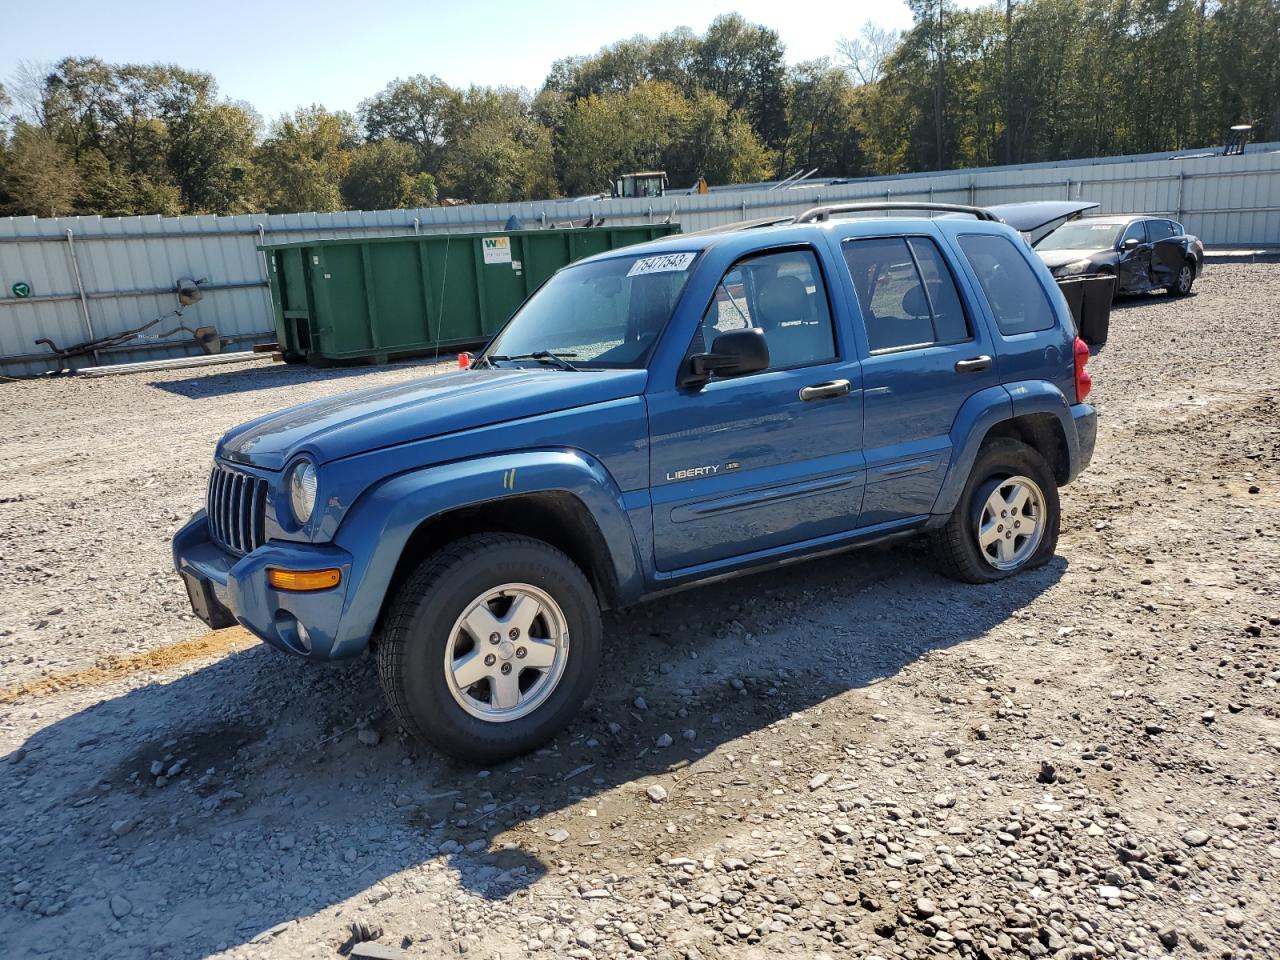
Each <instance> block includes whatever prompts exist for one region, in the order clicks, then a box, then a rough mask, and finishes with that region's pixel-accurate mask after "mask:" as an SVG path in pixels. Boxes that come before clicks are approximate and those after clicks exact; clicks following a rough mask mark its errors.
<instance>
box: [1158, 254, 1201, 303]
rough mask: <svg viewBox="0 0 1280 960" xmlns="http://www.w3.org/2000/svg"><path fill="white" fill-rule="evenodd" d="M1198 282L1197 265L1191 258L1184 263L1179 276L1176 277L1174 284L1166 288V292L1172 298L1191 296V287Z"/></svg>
mask: <svg viewBox="0 0 1280 960" xmlns="http://www.w3.org/2000/svg"><path fill="white" fill-rule="evenodd" d="M1195 282H1196V264H1195V261H1194V260H1191V259H1190V258H1188V259H1186V260H1184V261H1183V262H1182V266H1181V267H1180V268H1179V270H1178V275H1177V276H1176V277H1174V279H1173V283H1172V284H1171V285H1170V286H1169V287H1166V288H1165V289H1166V292H1167V293H1168V294H1169V296H1171V297H1185V296H1189V295H1190V294H1191V286H1192V284H1194V283H1195Z"/></svg>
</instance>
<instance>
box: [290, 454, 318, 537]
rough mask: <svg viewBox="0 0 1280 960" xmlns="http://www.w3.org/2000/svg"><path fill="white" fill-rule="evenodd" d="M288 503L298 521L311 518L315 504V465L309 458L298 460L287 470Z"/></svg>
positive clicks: (303, 521)
mask: <svg viewBox="0 0 1280 960" xmlns="http://www.w3.org/2000/svg"><path fill="white" fill-rule="evenodd" d="M289 504H290V506H292V507H293V517H294V519H295V520H297V521H298V523H306V522H307V521H308V520H309V519H311V511H312V510H314V509H315V506H316V467H315V464H313V463H312V462H311V461H310V460H299V461H298V463H297V465H296V466H295V467H294V468H293V469H292V470H290V471H289Z"/></svg>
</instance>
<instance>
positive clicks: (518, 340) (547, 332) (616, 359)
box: [485, 253, 697, 368]
mask: <svg viewBox="0 0 1280 960" xmlns="http://www.w3.org/2000/svg"><path fill="white" fill-rule="evenodd" d="M695 257H697V254H696V253H666V254H660V255H656V256H643V257H617V258H614V259H610V260H597V261H594V262H592V263H584V264H580V265H577V266H571V267H566V268H565V269H563V270H561V271H560V272H559V273H557V274H555V276H553V277H552V278H551V279H550V280H548V281H547V282H546V283H545V284H544V285H543V286H542V288H541V289H540V290H538V292H537V293H535V294H534V295H533V296H532V297H530V298H529V300H528V301H526V302H525V304H524V306H522V307H521V308H520V310H519V311H518V312H517V313H516V315H515V316H514V317H512V318H511V322H510V323H508V324H507V326H506V328H505V329H504V330H503V331H502V332H501V333H500V334H498V336H497V338H496V339H495V340H494V341H493V343H492V344H490V346H489V349H487V350H486V351H485V357H488V358H490V359H492V360H497V361H498V362H502V358H504V357H506V358H511V359H512V360H515V359H521V358H526V357H529V356H530V355H532V354H542V355H543V356H544V357H545V356H546V354H547V353H550V354H555V355H556V356H557V357H560V358H566V359H568V360H569V361H571V363H572V365H573V366H574V367H579V368H581V367H584V366H586V367H643V366H644V365H645V362H646V361H647V359H648V356H649V350H650V349H651V348H652V347H653V344H654V342H655V341H656V340H657V338H658V334H660V333H661V332H662V329H663V327H665V326H666V324H667V320H668V319H669V318H670V317H671V311H672V310H673V309H674V308H675V305H676V301H677V300H678V299H679V297H680V292H681V291H682V290H683V289H684V285H685V282H686V281H687V280H688V279H689V272H690V267H691V266H692V265H693V261H694V258H695Z"/></svg>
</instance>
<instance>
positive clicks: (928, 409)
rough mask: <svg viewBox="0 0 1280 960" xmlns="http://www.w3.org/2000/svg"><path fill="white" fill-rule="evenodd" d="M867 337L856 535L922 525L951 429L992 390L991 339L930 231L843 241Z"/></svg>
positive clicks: (946, 454) (948, 452)
mask: <svg viewBox="0 0 1280 960" xmlns="http://www.w3.org/2000/svg"><path fill="white" fill-rule="evenodd" d="M841 253H842V254H843V256H844V261H845V264H846V266H847V268H848V271H849V277H850V278H851V280H852V284H853V290H854V294H855V296H856V299H857V303H858V307H859V313H860V317H861V321H862V323H861V330H860V331H859V332H860V335H861V336H863V337H865V340H866V351H867V359H866V360H864V361H863V364H862V385H863V411H864V413H863V416H864V420H865V423H864V427H863V454H864V456H865V458H866V463H867V486H866V493H865V494H864V496H863V505H862V512H861V514H860V516H859V520H858V525H859V526H860V527H872V526H876V525H879V524H885V523H892V522H894V521H900V520H903V519H906V518H909V517H917V516H923V515H925V514H927V513H929V511H930V510H931V509H932V507H933V503H934V501H935V500H936V499H937V496H938V491H939V489H940V488H941V486H942V481H943V479H944V478H945V476H946V471H947V466H948V464H949V463H950V461H951V454H952V449H951V427H952V425H953V424H954V423H955V420H956V415H957V413H958V412H959V410H960V407H961V405H962V404H963V403H964V402H965V400H967V399H968V398H969V397H970V396H971V395H973V394H974V393H976V392H977V391H979V390H982V389H984V388H985V387H988V386H991V385H993V384H995V383H997V382H998V378H997V371H996V365H995V359H994V357H995V354H994V351H993V347H992V344H991V340H990V335H989V333H988V332H987V330H986V328H985V327H984V325H983V324H980V323H977V322H975V318H974V317H971V316H970V315H969V313H968V311H967V310H966V309H965V306H964V300H963V298H962V297H961V296H960V293H959V289H958V286H957V280H956V273H955V271H954V270H953V269H952V266H951V265H950V264H949V263H948V260H947V257H946V255H945V254H944V252H943V246H942V245H941V244H940V243H939V238H938V236H937V234H936V232H935V231H934V230H933V229H932V228H931V226H930V225H927V224H925V225H922V227H921V228H920V233H919V234H918V235H908V236H903V235H902V234H897V235H894V236H861V237H850V238H847V239H844V240H842V241H841Z"/></svg>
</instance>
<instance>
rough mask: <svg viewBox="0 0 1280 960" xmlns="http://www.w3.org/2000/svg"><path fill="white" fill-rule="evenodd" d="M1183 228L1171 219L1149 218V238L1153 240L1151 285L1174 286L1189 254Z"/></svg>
mask: <svg viewBox="0 0 1280 960" xmlns="http://www.w3.org/2000/svg"><path fill="white" fill-rule="evenodd" d="M1181 232H1182V231H1181V230H1178V229H1176V228H1175V227H1174V224H1173V221H1171V220H1148V221H1147V239H1148V240H1149V241H1150V242H1151V285H1152V286H1153V287H1172V286H1173V284H1174V283H1175V282H1176V281H1177V279H1178V271H1179V270H1181V269H1182V263H1183V261H1184V260H1186V258H1187V255H1186V251H1185V248H1184V246H1183V238H1182V237H1181V236H1179V234H1180V233H1181Z"/></svg>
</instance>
